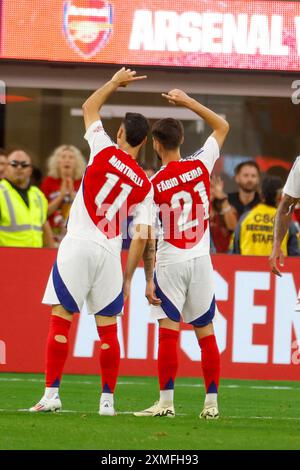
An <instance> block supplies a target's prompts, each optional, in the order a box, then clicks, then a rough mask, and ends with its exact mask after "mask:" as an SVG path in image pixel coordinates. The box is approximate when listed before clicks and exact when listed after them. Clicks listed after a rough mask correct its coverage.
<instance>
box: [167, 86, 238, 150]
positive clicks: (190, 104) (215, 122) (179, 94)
mask: <svg viewBox="0 0 300 470" xmlns="http://www.w3.org/2000/svg"><path fill="white" fill-rule="evenodd" d="M162 96H163V97H164V98H166V99H167V100H168V101H169V103H171V104H175V105H177V106H184V107H185V108H187V109H190V110H191V111H193V112H194V113H196V114H198V116H200V117H201V118H202V119H204V121H205V122H206V123H207V124H208V125H209V126H210V127H211V128H212V129H213V133H212V136H213V137H214V138H215V139H216V141H217V142H218V145H219V148H220V149H221V147H222V145H223V143H224V140H225V138H226V136H227V134H228V132H229V124H228V122H227V121H226V120H225V119H223V118H222V117H221V116H219V115H218V114H216V113H215V112H214V111H212V110H211V109H208V108H206V106H203V105H202V104H201V103H199V102H198V101H196V100H195V99H193V98H191V97H190V96H188V95H187V94H186V93H185V92H184V91H182V90H177V89H175V90H171V91H169V92H168V93H167V94H165V93H162Z"/></svg>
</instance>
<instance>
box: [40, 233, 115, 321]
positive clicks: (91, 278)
mask: <svg viewBox="0 0 300 470" xmlns="http://www.w3.org/2000/svg"><path fill="white" fill-rule="evenodd" d="M122 287H123V272H122V265H121V259H120V258H118V257H117V256H114V255H112V254H111V253H109V252H108V251H107V250H105V248H103V247H102V246H100V245H98V244H97V243H95V242H92V241H88V240H80V239H77V238H72V237H69V236H68V235H67V236H66V237H65V238H64V239H63V241H62V242H61V244H60V247H59V250H58V254H57V259H56V262H55V263H54V266H53V269H52V271H51V274H50V277H49V280H48V284H47V287H46V291H45V294H44V298H43V301H42V302H43V304H48V305H58V304H60V305H62V306H63V307H64V308H65V309H66V310H68V311H69V312H72V313H73V312H80V311H81V310H82V307H83V304H84V302H86V304H87V308H88V313H89V314H92V315H103V316H115V315H118V314H120V313H121V312H122V309H123V305H124V299H123V290H122Z"/></svg>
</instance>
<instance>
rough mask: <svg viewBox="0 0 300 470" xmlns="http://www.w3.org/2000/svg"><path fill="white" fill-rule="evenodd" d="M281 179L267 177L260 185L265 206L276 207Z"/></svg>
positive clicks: (281, 184)
mask: <svg viewBox="0 0 300 470" xmlns="http://www.w3.org/2000/svg"><path fill="white" fill-rule="evenodd" d="M282 186H283V183H282V179H281V178H279V176H267V177H266V178H265V179H264V180H263V182H262V185H261V194H262V197H263V200H264V202H265V204H267V205H268V206H273V207H275V206H276V202H277V201H276V199H277V196H278V191H279V190H280V189H281V188H282Z"/></svg>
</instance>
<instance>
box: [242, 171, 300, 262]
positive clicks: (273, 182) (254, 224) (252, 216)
mask: <svg viewBox="0 0 300 470" xmlns="http://www.w3.org/2000/svg"><path fill="white" fill-rule="evenodd" d="M281 188H282V181H281V179H280V178H278V177H276V176H270V177H267V178H266V179H265V180H264V181H263V184H262V191H261V192H262V194H261V196H262V202H261V203H260V204H258V205H257V206H255V207H254V208H253V209H251V210H250V211H249V212H247V213H246V214H245V215H244V216H242V218H241V219H240V221H239V223H238V225H237V227H236V230H235V233H234V248H233V253H237V254H241V255H255V256H270V254H271V252H272V245H273V226H274V218H275V214H276V207H277V206H278V204H279V202H280V198H281V191H280V190H281ZM282 251H283V253H284V254H285V255H289V256H299V248H298V239H297V229H296V226H295V224H294V223H292V224H291V225H290V227H289V231H288V233H287V234H286V236H285V238H284V239H283V242H282Z"/></svg>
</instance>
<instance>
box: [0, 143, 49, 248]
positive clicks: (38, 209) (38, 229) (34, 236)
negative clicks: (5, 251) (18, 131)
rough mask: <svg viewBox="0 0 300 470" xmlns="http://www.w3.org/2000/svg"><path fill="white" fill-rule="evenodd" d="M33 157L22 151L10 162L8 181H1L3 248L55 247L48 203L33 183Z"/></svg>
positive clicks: (1, 241)
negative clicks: (48, 214)
mask: <svg viewBox="0 0 300 470" xmlns="http://www.w3.org/2000/svg"><path fill="white" fill-rule="evenodd" d="M31 173H32V165H31V158H30V157H29V155H27V153H25V152H23V151H22V150H17V151H14V152H12V153H11V154H10V155H9V156H8V159H7V167H6V171H5V179H3V180H1V181H0V246H11V247H12V246H15V247H33V248H41V247H42V246H46V247H48V248H53V247H54V242H53V237H52V232H51V229H50V226H49V224H48V222H47V207H48V202H47V199H46V198H45V196H44V194H43V193H42V192H41V191H40V190H39V189H38V188H37V187H36V186H32V185H31V184H30V176H31Z"/></svg>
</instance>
